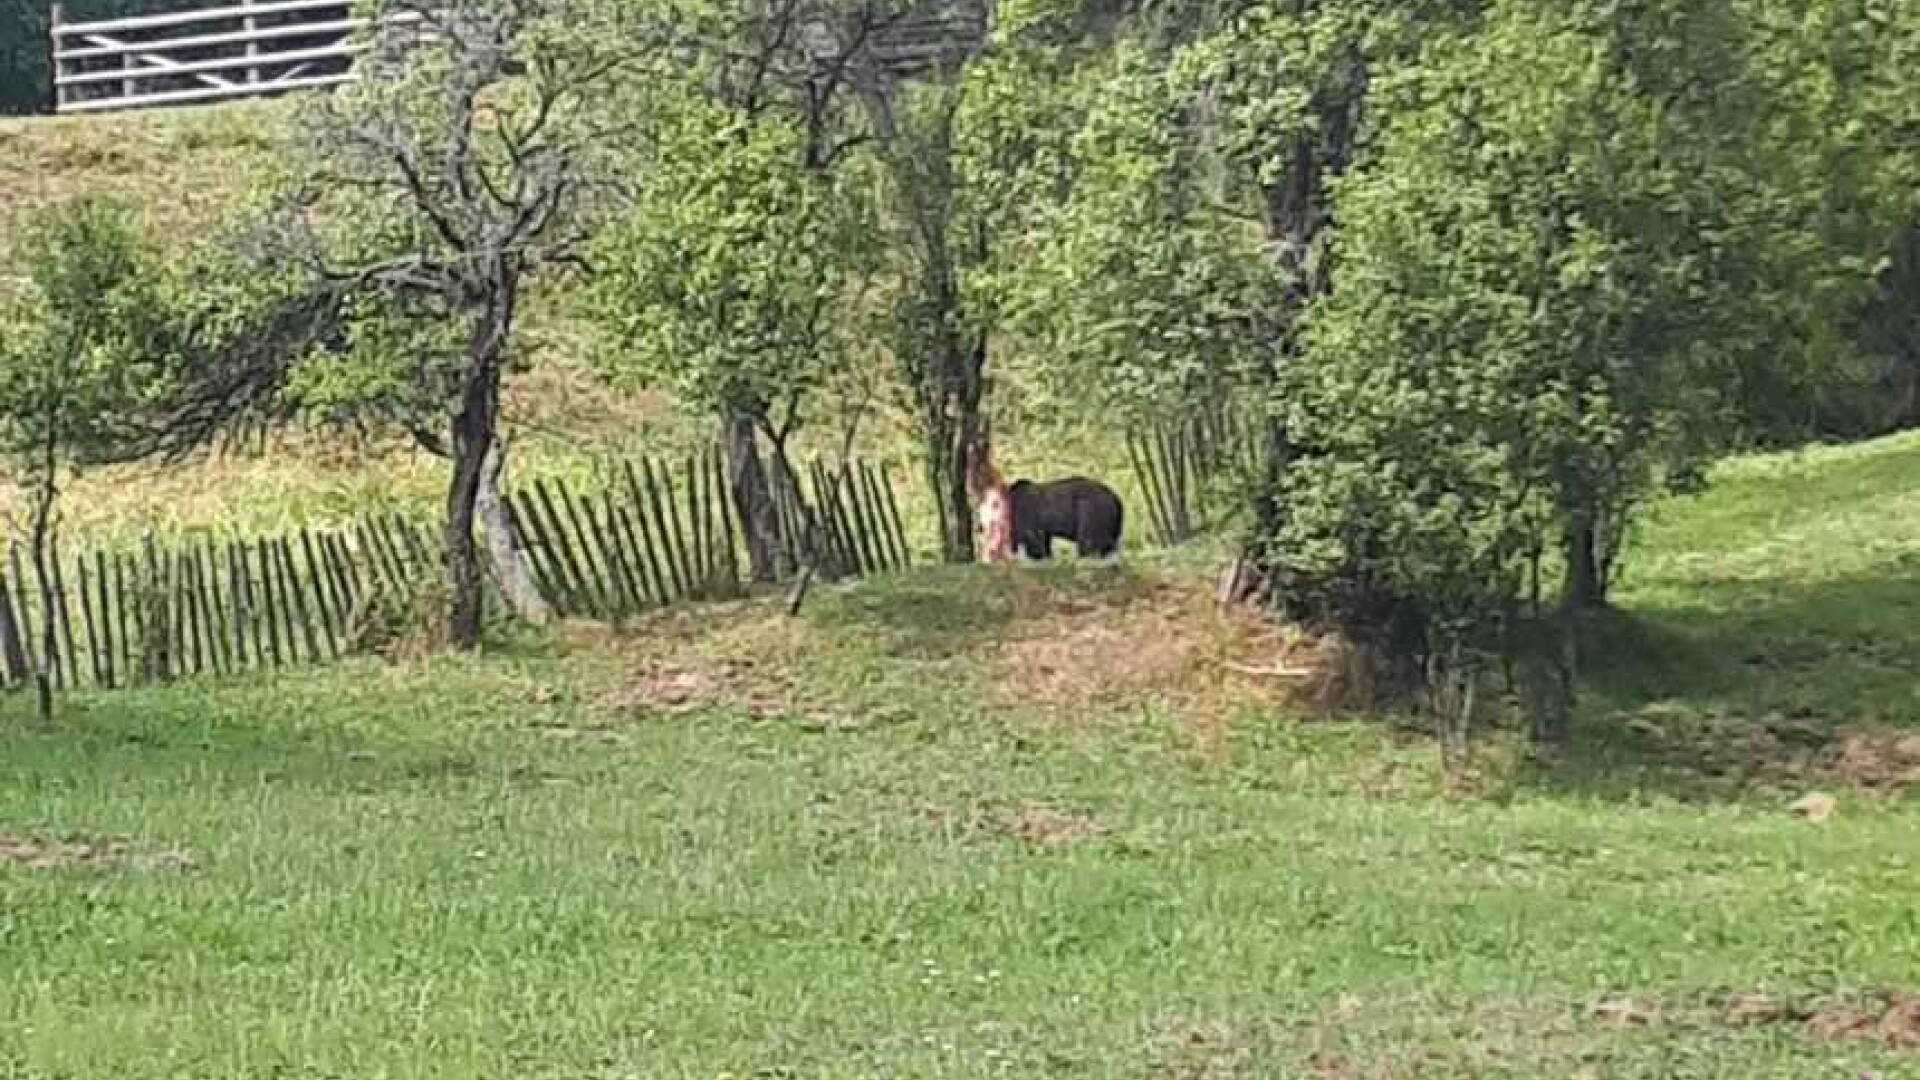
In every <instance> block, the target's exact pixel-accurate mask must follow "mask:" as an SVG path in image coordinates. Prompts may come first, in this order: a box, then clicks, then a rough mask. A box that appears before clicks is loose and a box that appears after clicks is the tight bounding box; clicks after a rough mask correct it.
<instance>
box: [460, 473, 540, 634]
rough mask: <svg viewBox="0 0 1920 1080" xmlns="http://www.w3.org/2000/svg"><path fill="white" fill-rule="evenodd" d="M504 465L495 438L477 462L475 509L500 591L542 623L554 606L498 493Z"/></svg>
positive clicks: (524, 615) (527, 616) (524, 616)
mask: <svg viewBox="0 0 1920 1080" xmlns="http://www.w3.org/2000/svg"><path fill="white" fill-rule="evenodd" d="M506 467H507V450H506V447H505V446H504V445H502V443H501V442H500V440H498V439H495V440H494V441H493V443H492V445H491V446H490V447H489V449H488V450H487V456H486V459H485V460H484V462H483V463H482V464H481V466H480V491H479V495H478V498H477V500H476V502H475V507H474V510H475V514H476V516H477V517H478V518H479V519H480V532H481V535H482V536H484V537H485V539H486V544H487V555H488V557H489V559H490V560H491V561H492V563H493V576H494V580H495V581H497V582H499V583H500V595H501V596H502V597H503V598H504V599H505V600H506V602H507V606H508V607H510V608H512V609H513V613H514V614H515V615H517V616H518V617H520V618H521V619H524V620H526V621H527V622H530V623H532V624H534V625H535V626H544V625H546V624H547V623H548V622H549V621H551V620H552V619H553V608H552V607H551V606H550V605H548V603H547V598H546V597H545V596H542V595H541V594H540V584H539V582H538V581H537V580H536V579H535V577H534V574H533V564H532V563H531V562H529V561H528V559H527V549H526V547H525V544H524V538H523V537H521V536H520V534H519V533H518V532H517V531H516V530H515V529H514V527H513V515H512V514H510V513H508V512H507V502H506V499H505V498H504V497H503V496H502V495H501V492H500V475H501V473H503V472H505V471H506Z"/></svg>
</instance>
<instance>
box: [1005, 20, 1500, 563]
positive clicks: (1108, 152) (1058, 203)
mask: <svg viewBox="0 0 1920 1080" xmlns="http://www.w3.org/2000/svg"><path fill="white" fill-rule="evenodd" d="M1476 6H1477V5H1475V4H1473V3H1468V2H1452V0H1428V2H1425V3H1419V4H1405V3H1383V2H1372V0H1367V2H1361V3H1339V4H1334V3H1323V2H1318V0H1298V2H1291V3H1286V4H1271V3H1258V2H1250V0H1220V2H1217V3H1207V4H1200V5H1188V6H1186V7H1181V8H1169V7H1159V8H1155V7H1151V6H1137V7H1135V6H1126V7H1123V8H1122V9H1121V12H1120V14H1119V17H1115V13H1114V12H1113V10H1112V9H1111V8H1110V6H1106V5H1084V4H1076V3H1071V2H1067V3H1049V2H1048V0H1035V2H1033V3H1031V4H1028V5H1023V7H1022V11H1023V12H1024V17H1026V18H1028V19H1030V20H1032V21H1031V23H1030V24H1029V25H1027V26H1026V28H1025V38H1026V40H1030V41H1037V42H1040V43H1041V44H1039V45H1037V46H1034V47H1037V48H1040V49H1043V50H1045V49H1055V50H1061V51H1063V52H1064V53H1065V55H1066V57H1067V62H1068V63H1070V64H1072V65H1073V70H1074V75H1073V83H1074V85H1075V90H1074V92H1073V95H1072V96H1073V97H1074V98H1075V99H1076V101H1075V104H1074V105H1073V106H1072V109H1071V111H1072V112H1073V113H1074V114H1076V116H1077V117H1078V119H1079V121H1080V123H1079V124H1078V125H1077V126H1078V128H1079V130H1078V132H1077V134H1076V135H1075V136H1074V137H1073V138H1072V140H1071V142H1070V143H1069V144H1068V146H1067V150H1066V158H1067V160H1066V162H1065V165H1064V167H1063V169H1062V170H1061V171H1062V172H1064V173H1065V180H1064V181H1063V182H1059V183H1057V184H1056V185H1055V186H1054V191H1055V192H1056V193H1057V194H1056V195H1055V196H1054V197H1053V198H1052V200H1051V205H1050V206H1048V207H1047V209H1046V210H1045V212H1044V213H1043V214H1042V215H1041V219H1040V222H1039V229H1038V234H1039V240H1038V245H1037V248H1038V251H1037V255H1036V257H1035V258H1034V259H1032V260H1031V261H1030V264H1029V265H1028V267H1027V268H1026V269H1025V270H1024V271H1022V272H1019V273H1017V274H1016V275H1015V277H1016V286H1015V292H1016V295H1018V296H1019V297H1020V302H1019V304H1018V305H1017V311H1018V313H1019V316H1020V325H1021V326H1022V327H1023V329H1025V330H1026V331H1027V332H1029V333H1032V334H1034V335H1035V336H1036V337H1037V338H1038V339H1039V340H1040V341H1041V342H1043V345H1044V347H1045V348H1046V349H1047V350H1048V353H1049V355H1050V356H1051V357H1057V358H1059V359H1058V360H1056V361H1055V362H1053V363H1052V364H1051V365H1050V366H1051V367H1053V369H1054V378H1053V380H1052V381H1053V382H1054V383H1055V384H1056V385H1057V386H1060V387H1061V388H1063V389H1066V388H1076V389H1077V390H1078V392H1080V393H1081V394H1088V393H1091V394H1094V395H1097V396H1098V397H1100V398H1103V399H1105V400H1106V401H1107V402H1110V403H1112V404H1115V405H1119V406H1122V407H1124V408H1127V409H1129V410H1131V411H1133V412H1135V413H1139V412H1149V413H1154V412H1157V413H1163V414H1164V413H1169V412H1172V413H1181V412H1185V411H1187V410H1188V409H1190V408H1191V407H1192V404H1193V403H1194V402H1196V401H1204V400H1209V399H1212V400H1218V399H1219V398H1221V397H1224V396H1229V395H1241V396H1244V397H1246V398H1250V399H1252V400H1254V401H1256V402H1269V403H1277V402H1278V389H1279V384H1280V381H1281V379H1282V377H1283V372H1284V371H1285V370H1286V368H1287V367H1288V366H1289V365H1290V364H1291V363H1292V362H1293V359H1294V358H1295V356H1296V355H1297V353H1298V351H1299V336H1300V322H1301V318H1302V315H1303V313H1304V312H1305V311H1306V310H1307V308H1308V307H1309V306H1310V304H1311V303H1312V302H1313V301H1314V300H1315V299H1316V298H1317V297H1319V296H1321V295H1322V294H1324V293H1325V292H1326V291H1327V290H1328V288H1329V287H1330V286H1331V284H1332V281H1333V274H1334V269H1335V266H1334V261H1333V258H1332V256H1331V253H1330V250H1331V241H1332V237H1333V235H1334V230H1333V221H1334V216H1333V209H1332V199H1331V191H1332V188H1333V186H1334V183H1335V182H1336V181H1337V180H1338V178H1339V177H1341V176H1342V175H1344V174H1345V173H1346V172H1347V171H1348V170H1349V169H1350V168H1352V167H1353V166H1354V165H1355V163H1356V162H1357V161H1359V160H1361V158H1362V156H1363V154H1364V152H1365V149H1366V147H1365V138H1364V136H1365V133H1366V130H1367V125H1368V122H1369V120H1370V118H1371V113H1372V109H1371V106H1370V105H1369V101H1370V96H1371V94H1372V93H1373V89H1374V86H1375V84H1376V83H1377V82H1378V81H1380V80H1382V79H1386V78H1389V77H1391V75H1392V73H1393V72H1395V71H1397V70H1398V69H1399V68H1401V67H1403V66H1404V65H1406V64H1407V63H1409V62H1410V60H1411V58H1413V57H1415V56H1417V55H1418V52H1419V50H1420V48H1421V47H1422V46H1423V44H1424V42H1425V41H1426V40H1428V39H1430V38H1431V37H1432V36H1434V35H1436V34H1440V33H1443V32H1446V31H1449V30H1450V29H1452V28H1454V27H1456V26H1457V25H1459V24H1460V23H1462V22H1463V20H1464V19H1465V18H1466V16H1467V15H1468V14H1470V12H1471V10H1472V9H1473V8H1474V7H1476ZM1096 7H1097V8H1098V10H1093V9H1094V8H1096ZM1060 42H1068V43H1075V44H1073V45H1072V46H1063V45H1059V44H1055V43H1060ZM1262 428H1263V430H1262V435H1263V437H1262V438H1261V440H1260V442H1261V446H1260V447H1259V448H1257V449H1258V450H1259V454H1258V457H1259V458H1260V459H1261V461H1262V462H1263V465H1262V468H1261V472H1262V475H1261V476H1260V477H1259V478H1258V480H1257V482H1256V483H1254V484H1252V485H1251V488H1250V491H1251V498H1250V499H1249V504H1250V505H1249V506H1248V507H1247V510H1248V513H1247V514H1246V515H1245V516H1246V517H1247V519H1248V520H1249V521H1250V522H1251V523H1252V526H1251V527H1252V531H1253V533H1254V534H1255V535H1256V536H1258V535H1271V534H1272V533H1274V532H1276V531H1277V530H1278V529H1279V528H1280V527H1281V525H1282V523H1283V521H1284V518H1285V507H1284V503H1283V494H1284V476H1285V473H1286V470H1287V469H1288V467H1289V466H1290V464H1291V462H1292V459H1293V457H1294V456H1295V450H1296V447H1295V440H1294V438H1293V436H1292V433H1291V432H1289V431H1288V430H1287V428H1286V426H1285V424H1284V423H1283V415H1282V412H1281V411H1280V410H1279V409H1277V408H1276V409H1270V410H1268V411H1267V415H1266V417H1265V422H1264V423H1263V425H1262ZM1265 550H1266V549H1265V548H1264V547H1263V546H1262V545H1260V544H1257V543H1256V544H1254V545H1252V546H1250V547H1249V550H1248V553H1247V555H1248V557H1247V559H1245V560H1244V561H1245V562H1246V563H1247V564H1248V568H1249V569H1252V568H1254V567H1256V566H1262V565H1264V566H1265V567H1266V568H1267V569H1269V570H1276V569H1278V567H1277V566H1274V565H1272V564H1270V563H1268V562H1267V560H1266V559H1265V558H1264V554H1263V553H1264V552H1265ZM1235 577H1236V580H1239V581H1242V582H1244V583H1245V588H1246V589H1247V590H1248V591H1251V590H1252V589H1254V588H1257V587H1258V582H1259V578H1260V575H1259V574H1256V573H1242V574H1236V575H1235Z"/></svg>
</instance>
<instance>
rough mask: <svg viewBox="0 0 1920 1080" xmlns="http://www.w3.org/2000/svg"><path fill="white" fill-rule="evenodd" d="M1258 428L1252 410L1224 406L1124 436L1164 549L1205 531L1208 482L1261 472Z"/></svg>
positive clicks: (1150, 521) (1207, 526)
mask: <svg viewBox="0 0 1920 1080" xmlns="http://www.w3.org/2000/svg"><path fill="white" fill-rule="evenodd" d="M1260 440H1261V427H1260V423H1259V420H1258V419H1257V417H1256V415H1255V414H1254V413H1252V412H1251V411H1247V410H1241V409H1236V408H1233V407H1223V408H1218V409H1207V410H1199V411H1197V412H1195V413H1193V414H1192V415H1191V416H1188V417H1185V418H1182V419H1179V420H1172V421H1167V422H1164V423H1160V424H1153V425H1148V426H1146V427H1145V428H1143V429H1140V430H1136V431H1130V432H1128V434H1127V458H1128V461H1129V463H1130V464H1131V465H1132V467H1133V474H1134V479H1135V480H1137V481H1138V482H1139V485H1140V491H1141V494H1142V496H1143V497H1144V498H1145V501H1146V504H1147V506H1146V509H1147V522H1148V524H1149V525H1150V526H1151V527H1152V529H1153V534H1154V535H1153V538H1154V540H1155V541H1156V542H1157V543H1159V544H1160V545H1161V546H1163V547H1176V546H1178V545H1180V544H1184V543H1186V542H1188V541H1190V540H1192V539H1194V538H1195V537H1197V536H1200V535H1201V534H1202V533H1205V532H1207V531H1208V530H1209V529H1210V528H1211V527H1212V526H1213V524H1214V523H1213V522H1211V521H1209V520H1208V519H1207V514H1206V505H1207V496H1208V494H1209V489H1210V486H1213V485H1217V484H1219V483H1221V482H1226V481H1234V480H1245V479H1248V478H1252V477H1255V476H1258V475H1259V472H1260V468H1261V464H1262V451H1261V443H1260Z"/></svg>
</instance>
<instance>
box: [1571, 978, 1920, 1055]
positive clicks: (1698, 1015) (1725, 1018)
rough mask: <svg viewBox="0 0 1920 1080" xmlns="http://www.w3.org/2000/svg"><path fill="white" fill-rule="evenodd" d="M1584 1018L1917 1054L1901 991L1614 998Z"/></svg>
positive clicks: (1918, 1010)
mask: <svg viewBox="0 0 1920 1080" xmlns="http://www.w3.org/2000/svg"><path fill="white" fill-rule="evenodd" d="M1588 1017H1589V1019H1590V1020H1591V1021H1592V1022H1593V1023H1595V1024H1597V1025H1599V1026H1602V1027H1607V1028H1613V1029H1628V1028H1637V1027H1647V1026H1651V1025H1655V1024H1661V1023H1667V1022H1671V1023H1675V1024H1679V1025H1682V1026H1694V1027H1699V1026H1712V1025H1719V1026H1725V1027H1738V1028H1753V1027H1774V1026H1778V1027H1784V1028H1790V1029H1793V1030H1795V1031H1796V1032H1797V1033H1799V1034H1800V1035H1802V1036H1804V1037H1806V1038H1810V1039H1817V1040H1820V1041H1824V1042H1874V1043H1878V1044H1880V1045H1882V1046H1885V1047H1887V1048H1889V1049H1893V1050H1902V1051H1916V1052H1920V993H1915V992H1912V991H1904V990H1878V991H1873V992H1870V993H1865V994H1855V995H1844V996H1832V997H1825V998H1819V999H1795V998H1791V997H1787V996H1783V995H1780V994H1772V993H1762V992H1757V991H1742V992H1738V993H1732V994H1728V995H1726V996H1725V997H1722V998H1720V999H1718V1000H1717V1001H1715V1002H1713V1003H1711V1004H1710V1005H1708V1006H1707V1007H1705V1008H1698V1007H1682V1008H1668V1007H1667V1006H1665V1005H1663V1004H1662V1003H1661V1002H1657V1001H1653V1000H1651V999H1647V998H1640V997H1630V996H1619V997H1610V998H1606V999H1603V1000H1601V1001H1599V1002H1597V1003H1595V1004H1594V1005H1593V1006H1592V1007H1591V1008H1589V1010H1588Z"/></svg>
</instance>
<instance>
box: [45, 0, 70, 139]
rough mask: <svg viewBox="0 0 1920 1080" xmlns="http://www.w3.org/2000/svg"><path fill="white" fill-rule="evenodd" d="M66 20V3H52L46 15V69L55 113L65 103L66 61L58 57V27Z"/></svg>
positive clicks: (63, 106) (62, 107) (64, 105)
mask: <svg viewBox="0 0 1920 1080" xmlns="http://www.w3.org/2000/svg"><path fill="white" fill-rule="evenodd" d="M66 21H67V8H66V5H65V4H55V5H53V8H52V10H51V11H50V12H48V17H47V69H48V74H49V75H50V76H51V78H52V80H53V111H54V112H56V113H57V112H59V111H61V110H62V109H64V108H66V105H67V87H66V84H65V81H64V79H63V76H65V75H66V73H67V67H66V61H65V60H62V59H61V58H60V27H61V24H63V23H65V22H66Z"/></svg>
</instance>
